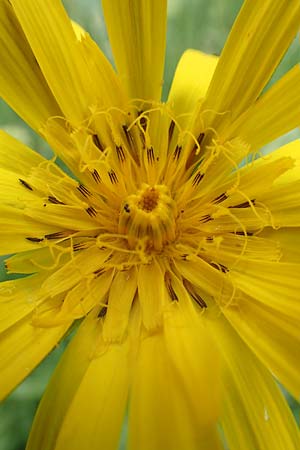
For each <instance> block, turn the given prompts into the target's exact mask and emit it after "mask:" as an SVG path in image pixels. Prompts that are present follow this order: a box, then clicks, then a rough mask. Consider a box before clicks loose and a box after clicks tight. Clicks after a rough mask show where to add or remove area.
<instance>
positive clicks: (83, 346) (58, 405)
mask: <svg viewBox="0 0 300 450" xmlns="http://www.w3.org/2000/svg"><path fill="white" fill-rule="evenodd" d="M101 328H102V322H101V320H100V321H99V320H98V319H97V318H95V317H92V316H90V317H88V318H87V319H86V320H85V321H84V322H83V324H82V325H81V327H80V328H79V330H78V332H77V334H76V336H75V337H74V338H73V340H72V342H71V344H70V346H69V347H68V349H67V350H66V352H65V354H64V356H63V358H62V360H61V362H60V364H59V366H58V368H57V369H56V371H55V373H54V376H53V378H52V380H51V381H50V384H49V386H48V388H47V391H46V393H45V395H44V397H43V399H42V402H41V404H40V406H39V409H38V412H37V415H36V418H35V421H34V424H33V428H32V431H31V434H30V438H29V442H28V445H27V447H26V448H27V450H40V449H43V450H54V449H55V450H66V444H67V445H68V448H72V449H73V450H84V449H86V448H89V449H91V450H96V449H98V448H99V439H100V441H101V447H102V448H103V449H105V450H115V449H116V448H117V445H118V441H119V434H120V430H121V427H122V421H123V418H124V414H125V406H126V402H127V394H128V383H129V343H128V341H126V342H124V343H123V344H114V345H110V346H109V345H106V344H105V343H104V342H103V341H102V337H101Z"/></svg>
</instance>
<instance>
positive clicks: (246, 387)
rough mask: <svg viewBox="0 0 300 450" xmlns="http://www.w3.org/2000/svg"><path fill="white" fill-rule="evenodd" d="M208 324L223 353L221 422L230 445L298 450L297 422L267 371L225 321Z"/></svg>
mask: <svg viewBox="0 0 300 450" xmlns="http://www.w3.org/2000/svg"><path fill="white" fill-rule="evenodd" d="M211 327H212V329H213V330H214V333H215V338H216V342H218V343H219V348H220V352H222V361H223V373H222V380H223V399H222V400H223V402H222V406H223V409H222V417H221V424H222V426H223V430H224V433H225V437H226V441H227V443H228V445H229V448H230V449H231V450H259V449H261V450H273V449H275V448H276V450H297V449H298V448H299V447H300V436H299V430H298V427H297V424H296V422H295V420H294V418H293V416H292V413H291V411H290V408H289V407H288V404H287V402H286V401H285V399H284V397H283V394H282V393H281V391H280V389H279V387H278V386H277V384H276V383H275V380H274V379H273V377H272V375H271V374H270V372H268V371H267V370H266V368H265V367H264V366H263V365H262V364H261V363H260V361H259V360H258V359H257V358H256V357H255V355H254V354H253V353H252V352H251V350H249V348H248V347H247V346H246V345H245V344H244V343H243V341H242V340H241V338H240V337H239V336H238V334H236V333H235V332H234V330H233V329H232V327H231V326H230V325H229V324H228V323H226V322H225V321H224V320H222V319H221V320H214V321H211ZM253 389H255V390H253Z"/></svg>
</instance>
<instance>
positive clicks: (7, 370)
mask: <svg viewBox="0 0 300 450" xmlns="http://www.w3.org/2000/svg"><path fill="white" fill-rule="evenodd" d="M70 325H71V323H68V324H64V325H63V326H59V327H54V328H51V329H43V328H36V327H34V326H33V325H32V316H31V314H28V315H27V316H25V317H24V318H23V319H22V320H20V321H18V322H16V323H15V324H14V325H12V326H11V327H10V328H9V329H8V330H6V331H4V332H3V333H1V334H0V352H1V362H0V371H1V381H0V399H3V398H4V397H5V396H6V395H7V394H9V392H10V391H11V390H12V389H14V388H15V387H16V386H17V385H18V384H19V383H20V381H22V380H23V379H24V378H25V377H27V376H28V375H29V374H30V372H31V371H32V370H33V369H34V368H35V367H36V366H37V364H39V363H40V361H41V360H42V359H43V358H45V356H47V354H48V353H49V352H50V351H51V350H52V349H53V348H54V347H55V345H57V343H58V342H59V341H60V339H61V338H62V337H63V335H64V334H65V333H66V331H67V330H68V328H69V327H70Z"/></svg>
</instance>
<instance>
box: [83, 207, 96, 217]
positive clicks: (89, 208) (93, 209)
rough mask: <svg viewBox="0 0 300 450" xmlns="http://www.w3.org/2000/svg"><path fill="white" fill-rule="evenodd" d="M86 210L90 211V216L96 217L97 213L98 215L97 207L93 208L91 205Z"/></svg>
mask: <svg viewBox="0 0 300 450" xmlns="http://www.w3.org/2000/svg"><path fill="white" fill-rule="evenodd" d="M86 212H87V213H88V215H89V216H90V217H96V215H97V211H96V210H95V208H93V207H92V206H89V207H88V208H87V209H86Z"/></svg>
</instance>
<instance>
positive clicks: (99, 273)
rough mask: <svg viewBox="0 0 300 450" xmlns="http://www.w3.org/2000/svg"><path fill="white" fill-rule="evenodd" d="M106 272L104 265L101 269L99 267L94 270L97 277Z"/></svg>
mask: <svg viewBox="0 0 300 450" xmlns="http://www.w3.org/2000/svg"><path fill="white" fill-rule="evenodd" d="M104 272H105V270H104V269H103V267H101V269H97V270H95V272H94V275H95V277H96V278H98V277H100V275H102V274H103V273H104Z"/></svg>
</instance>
